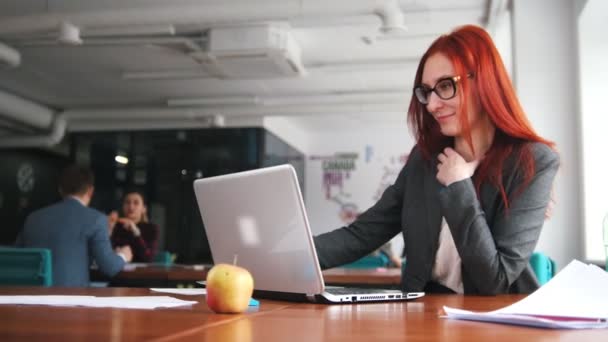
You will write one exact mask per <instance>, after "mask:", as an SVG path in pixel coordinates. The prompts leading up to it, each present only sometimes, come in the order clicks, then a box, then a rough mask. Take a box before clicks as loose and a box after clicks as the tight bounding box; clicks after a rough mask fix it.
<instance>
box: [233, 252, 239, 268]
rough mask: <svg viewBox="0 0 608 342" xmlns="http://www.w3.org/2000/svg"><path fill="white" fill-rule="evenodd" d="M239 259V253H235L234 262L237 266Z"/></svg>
mask: <svg viewBox="0 0 608 342" xmlns="http://www.w3.org/2000/svg"><path fill="white" fill-rule="evenodd" d="M238 260H239V255H238V254H235V255H234V259H233V260H232V264H233V265H234V266H236V262H237V261H238Z"/></svg>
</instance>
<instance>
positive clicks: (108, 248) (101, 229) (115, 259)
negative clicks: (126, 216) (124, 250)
mask: <svg viewBox="0 0 608 342" xmlns="http://www.w3.org/2000/svg"><path fill="white" fill-rule="evenodd" d="M89 250H90V251H91V255H92V256H93V259H94V260H95V262H96V263H97V266H98V267H99V270H100V271H101V272H102V273H103V274H105V275H107V276H109V277H112V276H114V275H115V274H116V273H118V272H120V271H121V270H122V268H123V266H124V265H125V261H124V260H123V258H121V257H120V256H119V255H118V254H116V253H115V252H114V250H113V249H112V244H111V243H110V237H109V235H108V218H107V217H106V216H104V215H99V217H98V218H97V219H96V220H95V224H94V225H93V232H92V234H91V236H90V237H89Z"/></svg>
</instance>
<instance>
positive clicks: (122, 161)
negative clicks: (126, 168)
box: [114, 155, 129, 165]
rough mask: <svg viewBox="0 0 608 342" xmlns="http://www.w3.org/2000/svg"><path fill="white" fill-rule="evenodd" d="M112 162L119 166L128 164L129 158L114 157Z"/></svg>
mask: <svg viewBox="0 0 608 342" xmlns="http://www.w3.org/2000/svg"><path fill="white" fill-rule="evenodd" d="M114 160H115V161H116V162H117V163H119V164H123V165H127V164H129V158H127V157H125V156H121V155H116V157H114Z"/></svg>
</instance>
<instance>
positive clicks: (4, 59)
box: [0, 42, 21, 68]
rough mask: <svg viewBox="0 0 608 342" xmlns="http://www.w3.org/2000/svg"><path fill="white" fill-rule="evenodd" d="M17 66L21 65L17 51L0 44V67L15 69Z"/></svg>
mask: <svg viewBox="0 0 608 342" xmlns="http://www.w3.org/2000/svg"><path fill="white" fill-rule="evenodd" d="M19 64H21V54H20V53H19V51H17V50H15V49H13V48H12V47H10V46H8V45H6V44H4V43H2V42H0V67H2V66H4V67H9V68H16V67H18V66H19Z"/></svg>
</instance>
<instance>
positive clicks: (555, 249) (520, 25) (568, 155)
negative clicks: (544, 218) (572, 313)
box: [512, 0, 583, 268]
mask: <svg viewBox="0 0 608 342" xmlns="http://www.w3.org/2000/svg"><path fill="white" fill-rule="evenodd" d="M575 7H576V1H571V0H534V1H529V0H514V1H512V19H513V22H512V27H513V52H514V54H513V66H514V81H515V86H516V89H517V92H518V95H519V98H520V100H521V102H522V105H523V107H524V109H525V110H526V112H527V113H528V117H529V118H530V121H531V122H532V125H533V126H534V127H535V128H536V129H537V132H538V133H539V134H540V135H541V136H543V137H545V138H548V139H550V140H553V141H554V142H556V144H557V148H558V150H559V153H560V156H561V169H560V171H559V173H558V176H557V178H556V182H555V199H556V205H555V208H554V210H553V217H552V218H551V219H550V220H549V221H548V222H546V224H545V226H544V228H543V232H542V234H541V238H540V241H539V244H538V247H537V249H538V250H541V251H544V252H546V253H547V254H549V255H550V256H551V257H552V258H553V259H555V260H556V262H557V265H558V268H562V267H564V266H565V265H566V264H567V263H568V262H569V261H570V260H572V259H573V258H582V255H583V253H582V238H581V237H582V235H583V229H582V227H583V225H582V215H581V212H582V206H581V199H582V197H581V191H580V189H581V187H582V183H581V170H580V163H581V160H580V158H579V151H580V139H579V137H580V133H579V132H580V128H579V127H580V124H579V118H580V114H579V113H580V111H579V106H578V70H577V66H578V55H577V48H578V47H577V42H576V37H577V28H576V27H577V11H576V8H575Z"/></svg>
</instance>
